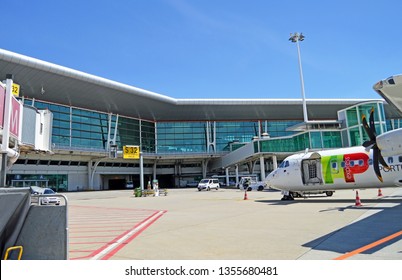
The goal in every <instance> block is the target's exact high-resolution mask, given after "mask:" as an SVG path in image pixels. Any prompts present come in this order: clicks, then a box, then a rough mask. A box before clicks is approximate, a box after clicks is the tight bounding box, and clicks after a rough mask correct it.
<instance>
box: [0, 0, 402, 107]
mask: <svg viewBox="0 0 402 280" xmlns="http://www.w3.org/2000/svg"><path fill="white" fill-rule="evenodd" d="M2 8H3V12H2V15H1V18H0V23H1V26H2V27H3V36H2V38H1V40H0V42H1V43H0V48H3V49H6V50H9V51H13V52H16V53H20V54H24V55H27V56H31V57H34V58H38V59H41V60H44V61H48V62H52V63H56V64H59V65H62V66H66V67H69V68H72V69H76V70H80V71H83V72H86V73H90V74H93V75H97V76H101V77H104V78H107V79H111V80H114V81H118V82H122V83H124V84H128V85H132V86H135V87H139V88H143V89H147V90H150V91H153V92H156V93H159V94H163V95H167V96H170V97H173V98H223V99H225V98H301V88H300V78H299V68H298V60H297V49H296V44H294V43H291V42H289V41H288V39H289V34H290V33H294V32H302V33H303V34H304V35H305V36H306V38H305V40H304V41H303V42H301V43H300V48H301V58H302V65H303V74H304V82H305V92H306V98H307V99H309V98H379V96H378V95H377V94H376V93H375V92H374V91H373V89H372V86H373V85H374V84H375V83H376V82H377V81H379V80H380V79H383V78H387V77H389V76H391V75H394V74H400V73H402V44H401V43H402V28H401V27H402V16H401V11H402V1H400V0H390V1H388V0H383V1H371V0H365V1H363V0H356V1H353V0H348V1H344V0H339V1H338V0H337V1H313V0H303V1H299V0H297V1H296V0H295V1H293V0H281V1H273V0H114V1H105V0H96V1H94V0H87V1H82V0H69V1H57V0H53V1H51V0H49V1H44V0H36V1H18V0H3V1H2ZM6 12H7V13H6Z"/></svg>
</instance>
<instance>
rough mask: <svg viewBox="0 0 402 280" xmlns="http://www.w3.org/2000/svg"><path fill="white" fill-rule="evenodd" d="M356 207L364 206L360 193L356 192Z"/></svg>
mask: <svg viewBox="0 0 402 280" xmlns="http://www.w3.org/2000/svg"><path fill="white" fill-rule="evenodd" d="M355 206H362V203H361V201H360V197H359V192H358V191H356V203H355Z"/></svg>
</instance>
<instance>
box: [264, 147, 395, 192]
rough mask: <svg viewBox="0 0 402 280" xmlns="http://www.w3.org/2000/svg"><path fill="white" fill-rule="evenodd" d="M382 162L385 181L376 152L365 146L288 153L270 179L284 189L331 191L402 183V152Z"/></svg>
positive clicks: (267, 179)
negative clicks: (377, 170) (378, 173)
mask: <svg viewBox="0 0 402 280" xmlns="http://www.w3.org/2000/svg"><path fill="white" fill-rule="evenodd" d="M385 160H386V161H387V163H388V165H389V169H386V168H384V167H383V166H382V165H380V166H379V167H380V171H381V173H382V179H383V182H381V181H379V179H378V178H377V176H376V175H375V172H374V168H373V152H372V150H368V149H366V148H364V147H351V148H343V149H336V150H327V151H326V150H323V151H318V152H308V153H301V154H295V155H292V156H289V157H287V158H286V159H285V160H284V161H283V162H282V164H281V165H280V166H279V167H278V168H277V169H276V170H274V171H273V172H271V173H270V174H269V175H268V176H267V178H266V183H267V185H268V186H270V187H271V188H274V189H279V190H283V191H300V192H303V191H317V190H319V191H327V190H337V189H366V188H387V187H395V186H402V155H396V156H395V155H394V156H392V157H386V158H385Z"/></svg>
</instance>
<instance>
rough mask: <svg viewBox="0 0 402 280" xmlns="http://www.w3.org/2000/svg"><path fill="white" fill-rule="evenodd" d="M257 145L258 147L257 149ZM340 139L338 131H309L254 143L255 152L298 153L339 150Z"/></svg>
mask: <svg viewBox="0 0 402 280" xmlns="http://www.w3.org/2000/svg"><path fill="white" fill-rule="evenodd" d="M258 144H259V145H260V146H259V147H258ZM341 147H342V139H341V133H340V131H310V132H303V133H300V134H298V135H294V136H292V137H282V138H277V139H275V138H273V139H267V140H260V141H256V142H255V144H254V151H255V152H258V151H260V152H266V153H276V152H277V153H280V152H289V153H292V152H299V151H303V150H305V149H307V148H309V149H329V148H341Z"/></svg>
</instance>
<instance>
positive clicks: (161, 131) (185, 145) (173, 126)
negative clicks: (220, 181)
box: [156, 121, 298, 153]
mask: <svg viewBox="0 0 402 280" xmlns="http://www.w3.org/2000/svg"><path fill="white" fill-rule="evenodd" d="M296 123H298V121H272V122H271V121H233V122H218V121H217V122H207V121H205V122H158V123H157V125H156V127H157V128H156V130H157V143H158V144H157V146H158V148H157V151H158V153H177V152H197V153H205V152H207V151H208V145H209V146H213V147H214V148H211V149H210V152H211V151H215V152H226V151H231V150H233V149H236V148H238V147H240V146H242V145H243V144H244V143H249V142H251V141H252V140H253V138H254V137H256V136H257V137H258V136H259V135H260V134H262V133H263V132H264V131H267V132H268V134H269V135H270V136H271V137H278V136H287V135H292V134H294V132H292V131H286V128H288V127H290V126H293V125H294V124H296ZM214 137H215V141H214ZM234 143H240V144H234ZM242 143H243V144H242Z"/></svg>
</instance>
